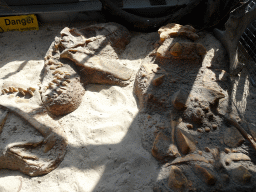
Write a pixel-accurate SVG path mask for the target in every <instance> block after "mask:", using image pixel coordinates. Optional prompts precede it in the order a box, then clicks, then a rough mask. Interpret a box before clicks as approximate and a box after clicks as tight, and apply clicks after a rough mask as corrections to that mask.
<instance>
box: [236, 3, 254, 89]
mask: <svg viewBox="0 0 256 192" xmlns="http://www.w3.org/2000/svg"><path fill="white" fill-rule="evenodd" d="M254 4H256V0H251V2H250V3H249V5H248V7H247V10H246V11H249V10H250V9H251V8H252V7H253V6H254ZM238 51H239V53H240V54H239V57H240V58H239V59H241V62H244V63H245V67H246V69H247V71H248V73H249V79H250V81H251V83H252V85H253V86H254V87H256V20H254V21H253V22H252V23H250V24H249V25H248V26H247V28H246V30H245V31H244V33H243V34H242V36H241V38H240V40H239V44H238Z"/></svg>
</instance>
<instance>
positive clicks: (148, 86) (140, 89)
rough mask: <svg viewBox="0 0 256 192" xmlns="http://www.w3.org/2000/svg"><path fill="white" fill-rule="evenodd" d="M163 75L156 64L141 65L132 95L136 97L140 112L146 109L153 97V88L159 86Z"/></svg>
mask: <svg viewBox="0 0 256 192" xmlns="http://www.w3.org/2000/svg"><path fill="white" fill-rule="evenodd" d="M165 74H166V72H165V70H164V69H162V68H161V67H159V66H158V65H157V64H149V63H147V64H142V65H141V67H140V69H139V71H138V73H137V74H136V78H135V83H134V93H135V95H136V96H137V97H138V100H139V107H140V110H143V109H145V108H146V107H147V103H148V100H149V98H150V97H154V95H153V94H152V89H154V87H153V86H159V85H161V84H162V83H163V81H164V76H165ZM152 85H153V86H152Z"/></svg>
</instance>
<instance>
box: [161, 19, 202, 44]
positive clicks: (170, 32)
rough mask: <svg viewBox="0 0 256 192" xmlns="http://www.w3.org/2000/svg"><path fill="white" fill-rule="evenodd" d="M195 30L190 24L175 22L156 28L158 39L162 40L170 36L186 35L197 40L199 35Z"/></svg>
mask: <svg viewBox="0 0 256 192" xmlns="http://www.w3.org/2000/svg"><path fill="white" fill-rule="evenodd" d="M195 32H196V30H195V29H194V28H193V27H192V26H190V25H185V26H182V25H179V24H176V23H169V24H167V25H166V26H163V27H161V28H160V29H159V30H158V33H159V34H160V40H161V41H162V42H164V41H165V40H166V39H168V38H170V37H179V36H182V37H187V38H189V39H191V40H197V39H198V38H199V36H198V35H197V34H196V33H195Z"/></svg>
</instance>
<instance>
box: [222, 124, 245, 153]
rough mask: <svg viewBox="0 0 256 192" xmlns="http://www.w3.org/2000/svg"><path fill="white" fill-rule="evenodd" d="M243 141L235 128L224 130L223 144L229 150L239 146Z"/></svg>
mask: <svg viewBox="0 0 256 192" xmlns="http://www.w3.org/2000/svg"><path fill="white" fill-rule="evenodd" d="M244 141H245V139H244V138H243V136H242V135H241V133H240V132H239V131H238V130H237V129H236V128H235V127H231V128H226V130H225V132H224V143H225V144H226V145H227V146H228V147H231V148H235V147H238V146H240V145H241V144H242V143H243V142H244Z"/></svg>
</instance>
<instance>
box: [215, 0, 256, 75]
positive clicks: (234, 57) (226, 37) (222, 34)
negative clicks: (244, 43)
mask: <svg viewBox="0 0 256 192" xmlns="http://www.w3.org/2000/svg"><path fill="white" fill-rule="evenodd" d="M248 3H249V1H248V2H246V3H244V4H243V5H241V6H240V7H238V8H237V9H235V10H233V11H232V12H231V13H230V17H229V19H228V21H227V22H226V24H225V31H220V30H218V29H215V30H214V33H215V35H216V37H217V38H218V39H219V40H220V41H221V42H222V44H223V45H224V47H225V48H226V50H227V52H228V55H229V62H230V73H231V74H235V73H236V69H237V68H238V67H240V66H241V64H240V63H239V60H238V48H237V46H238V42H239V39H240V37H241V35H242V34H243V32H244V31H245V29H246V28H247V26H248V25H249V24H250V23H251V22H252V21H253V20H254V19H255V18H256V5H254V6H253V7H252V9H251V10H250V11H248V12H246V10H245V9H246V7H247V5H248Z"/></svg>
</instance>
